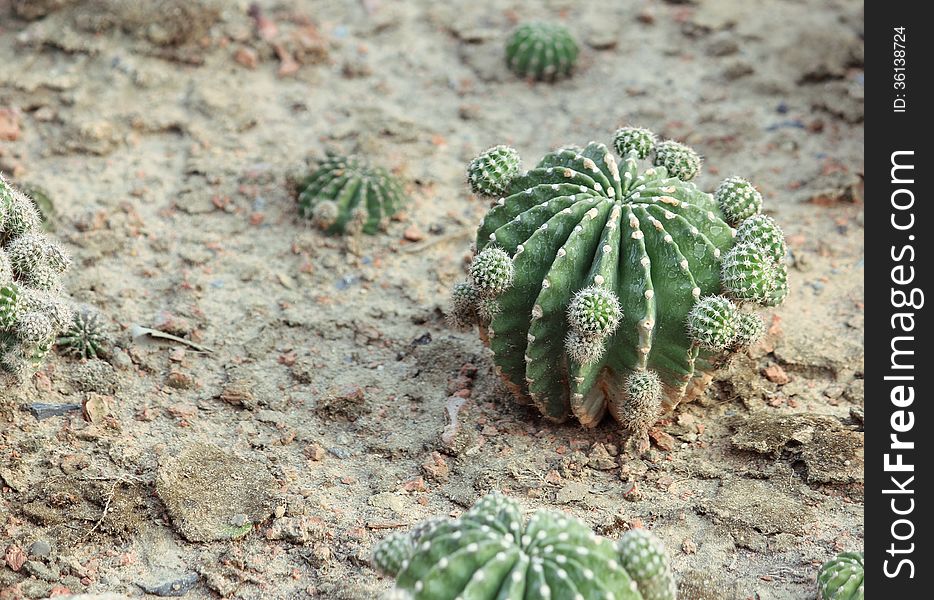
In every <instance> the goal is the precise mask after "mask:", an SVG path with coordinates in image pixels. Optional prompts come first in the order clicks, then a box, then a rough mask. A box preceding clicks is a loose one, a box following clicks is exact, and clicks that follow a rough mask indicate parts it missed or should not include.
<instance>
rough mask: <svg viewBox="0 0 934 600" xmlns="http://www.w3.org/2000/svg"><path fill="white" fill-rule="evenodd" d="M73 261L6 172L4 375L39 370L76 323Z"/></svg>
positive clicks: (0, 370) (1, 297)
mask: <svg viewBox="0 0 934 600" xmlns="http://www.w3.org/2000/svg"><path fill="white" fill-rule="evenodd" d="M70 262H71V261H70V259H69V258H68V255H67V254H66V253H65V251H64V250H63V249H62V248H61V246H59V245H58V243H57V242H55V241H53V240H52V239H51V238H49V237H47V236H46V235H45V234H43V233H42V232H41V223H40V219H39V215H38V213H37V211H36V208H35V206H34V205H33V203H32V201H31V200H30V199H29V198H27V197H26V196H25V195H24V194H22V193H21V192H20V191H19V190H16V189H15V188H13V187H12V186H10V185H9V184H8V183H7V182H6V180H4V179H3V177H2V176H0V377H3V378H5V379H12V380H18V379H22V378H23V377H26V376H28V375H30V374H31V373H33V372H34V371H35V370H36V369H38V368H39V364H40V363H41V361H42V359H43V358H44V357H45V355H46V354H47V353H48V351H49V350H50V349H51V347H52V343H53V341H54V339H55V336H56V335H57V334H58V333H60V332H61V331H62V330H63V329H64V328H65V327H67V326H68V324H69V323H70V321H71V309H70V308H69V306H68V303H67V302H66V301H65V299H64V298H63V297H62V285H61V274H62V273H64V272H65V270H66V269H67V268H68V266H69V264H70Z"/></svg>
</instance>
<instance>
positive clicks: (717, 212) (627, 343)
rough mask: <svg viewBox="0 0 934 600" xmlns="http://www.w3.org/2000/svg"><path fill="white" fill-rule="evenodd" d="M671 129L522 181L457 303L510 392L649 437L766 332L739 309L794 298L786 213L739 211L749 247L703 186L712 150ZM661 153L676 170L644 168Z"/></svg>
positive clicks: (591, 151) (566, 157)
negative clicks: (781, 224) (782, 221)
mask: <svg viewBox="0 0 934 600" xmlns="http://www.w3.org/2000/svg"><path fill="white" fill-rule="evenodd" d="M655 139H656V138H655V136H654V134H652V133H651V132H648V131H647V130H642V129H633V128H624V129H621V130H619V131H617V133H616V136H615V139H614V145H615V146H616V147H617V149H618V150H619V151H620V152H622V153H623V156H622V159H623V160H622V162H621V163H620V162H617V160H616V158H614V156H613V155H612V154H611V153H610V151H609V150H608V149H607V147H606V146H604V145H603V144H599V143H595V142H591V143H590V144H588V145H587V146H586V147H585V148H576V147H566V148H562V149H560V150H556V151H554V152H552V153H549V154H547V155H546V156H545V157H544V158H543V159H542V160H541V161H540V162H539V163H538V164H537V165H536V166H535V168H533V169H531V170H530V171H527V172H525V173H523V174H521V175H519V176H518V177H516V178H515V179H513V180H512V181H511V182H510V184H509V186H508V191H507V193H506V194H505V195H504V196H503V197H501V198H499V199H498V200H497V201H496V202H495V204H494V206H493V207H492V208H491V209H490V211H489V212H488V213H487V215H486V217H485V218H484V219H483V222H482V223H481V225H480V227H479V230H478V232H477V239H476V248H477V254H476V256H475V258H474V262H473V264H472V265H471V267H470V277H469V278H468V280H467V282H464V283H462V284H459V286H458V288H457V293H456V295H455V303H454V306H453V310H452V313H453V314H455V315H456V317H455V318H454V320H455V321H458V322H459V323H461V324H463V323H466V322H470V320H471V319H473V320H474V322H476V323H478V324H479V325H480V333H481V337H482V338H483V339H484V341H485V342H486V343H487V344H488V345H489V347H490V348H491V349H492V350H493V354H494V361H495V363H496V366H497V367H498V370H499V371H500V373H501V375H502V376H503V378H504V379H505V381H506V382H507V384H508V385H509V387H510V388H511V389H512V391H513V392H514V393H515V394H516V395H517V396H519V397H520V398H522V399H524V400H531V401H532V402H533V403H534V404H535V405H536V406H537V407H538V408H539V410H540V411H541V412H542V413H543V414H544V415H545V416H546V417H547V418H549V419H552V420H555V421H563V420H565V419H567V418H568V417H570V416H572V415H573V416H575V417H577V419H578V420H579V421H580V422H581V423H583V424H584V425H587V426H593V425H595V424H596V423H597V422H598V421H599V420H600V419H601V418H602V417H603V415H604V414H605V413H606V412H607V411H609V412H610V413H611V414H612V415H613V416H614V417H615V418H616V419H617V420H619V421H620V422H622V423H623V424H624V425H625V426H626V428H627V429H629V430H630V432H631V433H633V434H634V435H635V436H636V437H638V438H640V440H639V442H640V443H638V444H637V446H639V447H644V446H646V445H647V433H646V432H647V430H648V427H649V426H651V425H652V424H653V423H654V421H655V420H657V418H658V417H659V415H661V414H663V413H664V412H665V411H668V410H671V409H672V408H673V407H674V406H676V405H677V404H678V403H679V402H680V401H682V400H683V399H685V396H686V390H687V389H688V384H689V383H690V382H691V381H692V379H693V378H694V377H695V376H698V377H702V376H703V375H705V374H706V372H707V371H709V370H712V369H713V365H715V364H717V363H718V362H719V359H720V358H722V357H723V356H725V355H728V354H729V353H730V352H735V351H736V350H738V349H740V348H743V347H745V346H747V345H748V344H749V343H752V341H754V338H756V337H757V336H759V335H761V332H760V331H758V329H757V326H756V322H755V321H748V318H747V317H743V316H742V314H741V313H740V311H739V307H738V306H737V304H742V303H745V304H748V305H750V306H751V305H753V304H756V303H758V304H763V305H769V306H772V305H776V304H778V303H780V301H781V299H783V298H784V294H785V293H787V287H786V286H784V285H779V282H780V281H783V280H782V277H783V276H784V275H783V273H785V271H783V269H784V268H785V266H784V262H783V255H784V238H783V236H782V234H781V231H780V230H779V229H778V227H777V226H775V224H774V221H772V220H771V219H769V218H768V217H763V216H762V215H758V213H756V214H752V215H749V216H748V217H746V218H745V219H744V220H743V221H735V220H734V221H733V225H736V226H737V227H738V228H739V231H742V236H743V239H742V240H741V241H740V242H739V243H737V242H738V240H737V237H738V235H739V233H738V230H737V229H734V227H733V226H731V224H730V222H729V221H728V219H729V218H730V217H727V215H726V214H725V213H724V210H723V208H722V205H723V203H722V202H718V200H717V198H716V197H715V196H713V195H711V194H708V193H705V192H703V191H701V190H700V189H698V188H697V186H696V185H695V184H694V183H692V182H690V181H688V179H690V178H691V177H693V176H694V175H696V173H697V171H698V169H699V164H700V160H699V158H697V154H696V153H695V152H694V151H693V150H691V149H689V148H687V147H685V146H682V145H681V144H677V143H675V142H662V143H661V144H656V143H655ZM653 152H654V154H655V157H654V159H653V162H654V163H656V164H662V165H665V166H655V167H650V168H647V169H641V168H640V165H639V158H640V157H645V158H650V157H651V155H652V153H653ZM669 169H673V172H672V171H669ZM750 187H751V186H750ZM720 189H721V190H722V189H726V188H724V186H723V185H721V188H720ZM727 198H732V196H727ZM756 211H758V206H757V207H756ZM746 212H748V210H747V211H746ZM749 219H753V220H752V221H751V222H747V221H748V220H749ZM779 255H781V256H779ZM471 298H475V300H471ZM471 302H473V304H472V305H471ZM491 303H492V304H495V306H496V311H495V312H491V311H486V310H480V307H481V306H483V305H489V304H491ZM759 323H761V321H760V322H759ZM741 325H742V331H741V330H740V329H741V327H740V326H741Z"/></svg>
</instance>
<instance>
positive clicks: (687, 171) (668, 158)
mask: <svg viewBox="0 0 934 600" xmlns="http://www.w3.org/2000/svg"><path fill="white" fill-rule="evenodd" d="M655 166H656V167H665V169H666V170H667V171H668V174H669V175H671V176H672V177H677V178H678V179H680V180H681V181H690V180H692V179H694V178H695V177H697V175H698V173H700V168H701V158H700V156H699V155H698V154H697V152H694V150H692V149H690V148H688V147H687V146H685V145H684V144H679V143H678V142H675V141H672V140H667V141H664V142H662V143H660V144H658V145H657V146H655Z"/></svg>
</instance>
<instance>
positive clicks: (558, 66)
mask: <svg viewBox="0 0 934 600" xmlns="http://www.w3.org/2000/svg"><path fill="white" fill-rule="evenodd" d="M579 52H580V49H579V48H578V46H577V42H575V41H574V37H573V36H572V35H571V32H570V31H568V29H567V27H565V26H564V25H559V24H557V23H542V22H532V23H525V24H522V25H520V26H519V27H517V28H516V30H515V31H513V32H512V35H510V36H509V41H508V42H507V43H506V64H507V65H508V66H509V69H510V70H511V71H512V72H513V73H515V74H516V75H518V76H519V77H528V78H530V79H537V80H540V81H554V80H556V79H560V78H562V77H569V76H570V75H571V72H572V71H573V70H574V65H575V64H576V63H577V55H578V53H579Z"/></svg>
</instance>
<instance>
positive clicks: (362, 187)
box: [297, 155, 407, 234]
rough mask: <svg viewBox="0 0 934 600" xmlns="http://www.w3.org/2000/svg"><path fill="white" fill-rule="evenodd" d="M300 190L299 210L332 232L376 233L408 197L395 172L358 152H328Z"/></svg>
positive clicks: (385, 224) (302, 183) (316, 224)
mask: <svg viewBox="0 0 934 600" xmlns="http://www.w3.org/2000/svg"><path fill="white" fill-rule="evenodd" d="M297 192H298V211H299V214H300V215H301V216H302V217H304V218H306V219H310V220H311V221H312V223H313V224H314V225H315V226H316V227H318V228H320V229H322V230H324V231H325V232H327V233H331V234H340V233H345V232H347V233H357V232H360V231H362V232H363V233H368V234H375V233H377V232H379V231H380V230H382V229H385V228H386V226H387V225H388V223H389V219H390V218H391V217H392V216H393V215H395V214H396V213H397V212H398V211H399V210H400V209H401V208H402V207H403V205H404V204H405V203H406V201H407V200H406V196H405V192H404V190H403V189H402V185H401V184H400V183H399V181H398V180H397V179H396V178H395V177H394V176H393V175H392V174H390V173H389V172H388V171H386V170H385V169H383V168H381V167H376V166H373V165H370V164H369V163H368V162H367V161H365V160H364V159H362V158H358V157H355V156H349V157H346V156H334V155H330V156H328V157H327V158H325V159H324V160H322V161H321V162H320V163H318V165H317V167H316V168H315V169H314V171H313V172H312V173H311V174H310V175H308V176H307V177H305V178H304V179H303V180H302V181H301V182H299V185H298V189H297Z"/></svg>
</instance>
